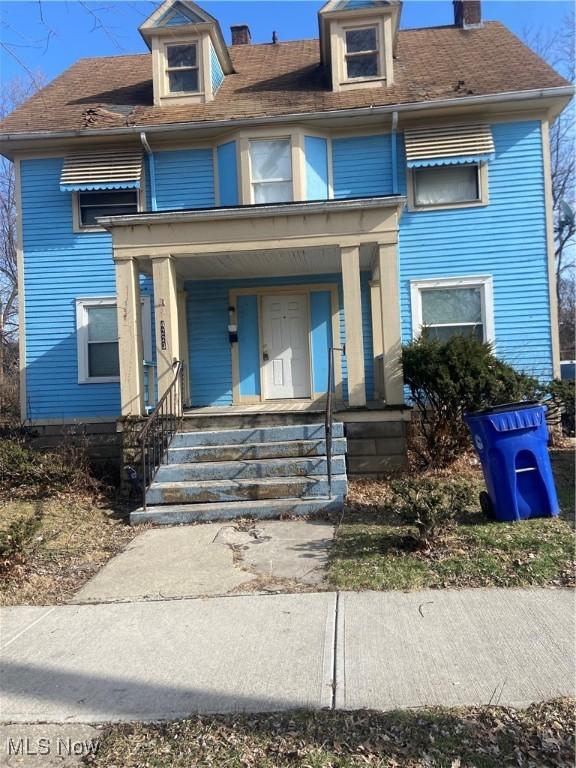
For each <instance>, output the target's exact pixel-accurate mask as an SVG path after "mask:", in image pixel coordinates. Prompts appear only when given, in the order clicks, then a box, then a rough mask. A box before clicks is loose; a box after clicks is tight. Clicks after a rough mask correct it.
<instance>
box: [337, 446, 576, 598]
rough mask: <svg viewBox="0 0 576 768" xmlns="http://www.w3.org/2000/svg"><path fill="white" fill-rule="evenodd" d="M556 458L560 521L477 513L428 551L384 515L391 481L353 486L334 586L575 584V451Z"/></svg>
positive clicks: (469, 471)
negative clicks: (496, 518)
mask: <svg viewBox="0 0 576 768" xmlns="http://www.w3.org/2000/svg"><path fill="white" fill-rule="evenodd" d="M552 460H553V465H554V472H555V477H556V484H557V489H558V496H559V499H560V504H561V507H562V515H561V517H560V518H559V519H545V518H542V519H534V520H528V521H524V522H522V523H495V522H491V521H490V520H488V519H487V518H485V517H484V515H483V514H482V513H481V511H480V509H479V507H478V508H476V509H474V510H472V511H471V512H470V514H468V515H466V516H465V517H464V518H463V519H461V520H459V521H458V522H457V524H456V525H455V526H454V527H453V528H452V529H450V530H448V531H447V532H446V535H445V536H443V537H442V539H441V540H440V541H439V542H438V543H437V544H435V545H434V546H433V547H431V548H430V549H429V550H422V549H417V548H415V547H414V546H413V538H414V537H413V535H412V534H413V531H412V530H411V528H410V527H409V526H407V525H405V524H403V523H402V521H400V520H399V519H398V516H397V515H395V514H394V512H393V511H391V510H388V509H386V506H385V502H386V499H387V497H388V494H389V490H390V489H389V484H388V483H386V482H374V481H363V480H358V481H352V482H351V483H350V491H349V496H348V502H347V507H346V512H345V515H344V518H343V523H342V525H341V526H340V528H339V530H338V532H337V536H336V540H335V542H334V546H333V547H332V551H331V553H330V565H329V578H330V581H331V582H332V584H333V586H335V587H336V588H338V589H343V590H361V589H377V590H386V589H402V590H407V589H424V588H427V587H453V588H457V587H492V586H494V587H496V586H497V587H523V586H542V585H547V586H558V587H560V586H573V585H574V531H573V528H574V481H573V478H574V452H573V450H572V449H566V450H557V451H554V452H553V453H552ZM457 471H458V475H459V476H465V477H467V478H468V479H469V480H470V482H471V483H473V484H474V485H475V486H476V487H477V490H478V491H479V490H481V489H482V488H483V480H482V476H481V472H480V470H479V469H478V468H477V467H473V466H466V465H465V464H464V463H463V462H462V463H461V465H460V466H459V467H458V470H457ZM453 473H454V470H453Z"/></svg>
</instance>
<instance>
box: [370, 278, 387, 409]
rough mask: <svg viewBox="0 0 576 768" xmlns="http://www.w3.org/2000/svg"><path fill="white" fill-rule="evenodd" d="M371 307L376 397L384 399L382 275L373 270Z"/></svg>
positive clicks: (376, 398)
mask: <svg viewBox="0 0 576 768" xmlns="http://www.w3.org/2000/svg"><path fill="white" fill-rule="evenodd" d="M370 309H371V319H372V356H373V358H374V399H375V400H384V382H383V380H382V309H381V307H380V276H379V274H378V269H377V268H376V269H374V270H373V271H372V280H371V281H370Z"/></svg>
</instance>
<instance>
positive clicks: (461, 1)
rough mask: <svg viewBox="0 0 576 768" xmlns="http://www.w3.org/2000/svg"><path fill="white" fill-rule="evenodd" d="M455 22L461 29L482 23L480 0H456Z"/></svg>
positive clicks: (478, 25)
mask: <svg viewBox="0 0 576 768" xmlns="http://www.w3.org/2000/svg"><path fill="white" fill-rule="evenodd" d="M454 24H455V26H457V27H460V28H461V29H468V27H480V26H481V25H482V4H481V2H480V0H454Z"/></svg>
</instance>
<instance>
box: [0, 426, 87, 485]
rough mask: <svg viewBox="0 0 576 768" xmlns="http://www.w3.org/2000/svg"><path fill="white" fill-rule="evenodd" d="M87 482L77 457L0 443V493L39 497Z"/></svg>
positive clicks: (16, 442)
mask: <svg viewBox="0 0 576 768" xmlns="http://www.w3.org/2000/svg"><path fill="white" fill-rule="evenodd" d="M90 482H91V480H90V478H89V476H88V475H87V472H86V466H85V463H84V462H83V460H82V458H81V456H79V455H72V454H71V453H70V455H68V454H67V453H65V452H63V453H56V452H51V453H43V452H40V451H33V450H32V449H31V448H29V447H28V446H27V445H26V444H25V443H24V442H23V440H18V439H0V490H1V491H3V492H7V491H17V492H18V493H19V494H20V495H32V496H43V495H46V494H48V493H53V492H59V491H66V490H70V489H71V488H73V487H74V488H76V489H78V490H88V486H89V484H90Z"/></svg>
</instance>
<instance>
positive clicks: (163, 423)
mask: <svg viewBox="0 0 576 768" xmlns="http://www.w3.org/2000/svg"><path fill="white" fill-rule="evenodd" d="M172 370H173V373H174V375H173V378H172V381H171V382H170V384H169V385H168V388H167V389H166V392H164V394H163V395H162V397H161V398H160V400H159V401H158V405H157V406H156V408H154V410H153V411H152V413H151V414H150V416H149V417H148V419H147V421H146V424H145V425H144V427H143V428H142V431H141V432H140V435H139V442H140V450H141V457H142V459H141V460H142V508H143V509H144V510H145V509H146V491H147V489H148V487H149V485H150V483H151V482H152V480H153V479H154V476H155V474H156V471H157V470H158V468H159V467H160V465H161V464H162V461H163V460H164V456H165V455H166V451H167V450H168V446H169V445H170V443H171V442H172V438H173V437H174V435H175V434H176V432H177V431H178V429H179V428H180V425H181V423H182V414H183V409H182V361H181V360H175V361H174V364H173V366H172Z"/></svg>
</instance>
